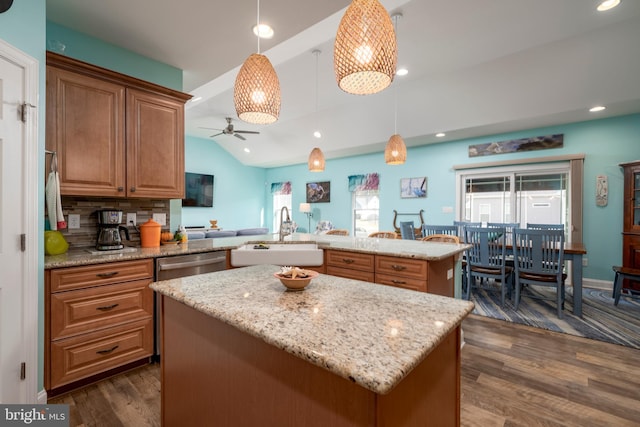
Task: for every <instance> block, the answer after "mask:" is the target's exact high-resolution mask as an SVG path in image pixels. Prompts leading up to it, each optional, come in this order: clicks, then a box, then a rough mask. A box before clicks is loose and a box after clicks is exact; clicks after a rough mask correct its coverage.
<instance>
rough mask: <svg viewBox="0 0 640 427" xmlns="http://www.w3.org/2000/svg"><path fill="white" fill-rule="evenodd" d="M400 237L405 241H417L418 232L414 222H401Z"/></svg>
mask: <svg viewBox="0 0 640 427" xmlns="http://www.w3.org/2000/svg"><path fill="white" fill-rule="evenodd" d="M400 237H401V238H403V239H405V240H416V231H415V228H414V227H413V221H400Z"/></svg>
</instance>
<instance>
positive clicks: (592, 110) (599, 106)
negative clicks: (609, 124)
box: [589, 105, 607, 113]
mask: <svg viewBox="0 0 640 427" xmlns="http://www.w3.org/2000/svg"><path fill="white" fill-rule="evenodd" d="M606 108H607V107H603V106H602V105H596V106H595V107H592V108H589V111H591V112H592V113H597V112H598V111H602V110H605V109H606Z"/></svg>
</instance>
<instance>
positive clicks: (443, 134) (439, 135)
mask: <svg viewBox="0 0 640 427" xmlns="http://www.w3.org/2000/svg"><path fill="white" fill-rule="evenodd" d="M445 135H446V133H443V132H440V133H436V137H437V138H442V137H443V136H445Z"/></svg>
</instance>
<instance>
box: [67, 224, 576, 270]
mask: <svg viewBox="0 0 640 427" xmlns="http://www.w3.org/2000/svg"><path fill="white" fill-rule="evenodd" d="M69 228H71V227H69ZM582 266H583V267H588V266H589V258H587V257H583V258H582Z"/></svg>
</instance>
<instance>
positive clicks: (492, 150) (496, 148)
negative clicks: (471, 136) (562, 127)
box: [469, 134, 564, 157]
mask: <svg viewBox="0 0 640 427" xmlns="http://www.w3.org/2000/svg"><path fill="white" fill-rule="evenodd" d="M563 145H564V135H563V134H557V135H546V136H536V137H533V138H522V139H511V140H509V141H500V142H488V143H486V144H476V145H470V146H469V157H478V156H491V155H493V154H505V153H519V152H521V151H535V150H547V149H549V148H562V146H563Z"/></svg>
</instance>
